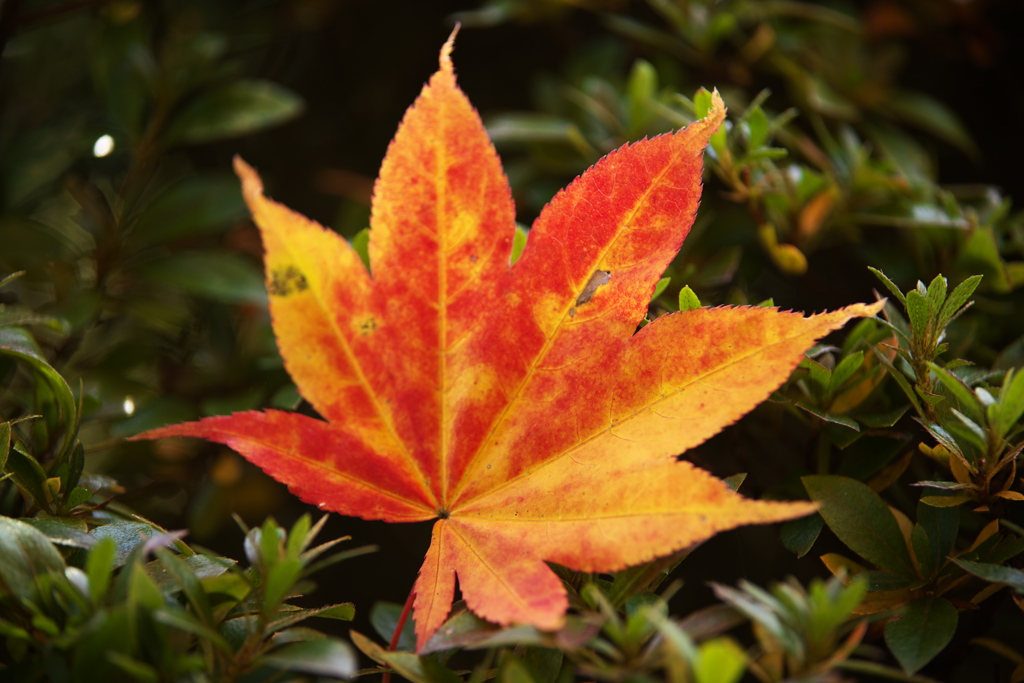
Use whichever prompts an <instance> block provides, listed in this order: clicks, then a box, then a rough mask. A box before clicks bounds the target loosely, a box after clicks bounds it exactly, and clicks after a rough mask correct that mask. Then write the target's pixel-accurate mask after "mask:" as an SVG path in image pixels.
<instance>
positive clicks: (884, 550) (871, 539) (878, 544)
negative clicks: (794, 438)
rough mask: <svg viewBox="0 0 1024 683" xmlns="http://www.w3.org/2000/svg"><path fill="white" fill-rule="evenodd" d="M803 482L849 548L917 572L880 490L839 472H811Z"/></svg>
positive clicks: (893, 566) (892, 567) (873, 559)
mask: <svg viewBox="0 0 1024 683" xmlns="http://www.w3.org/2000/svg"><path fill="white" fill-rule="evenodd" d="M803 482H804V487H805V488H806V489H807V493H808V494H809V495H810V497H811V500H813V501H814V502H816V503H818V505H819V508H818V514H820V515H821V517H822V518H823V519H824V520H825V523H826V524H828V526H829V528H830V529H832V531H833V532H834V533H835V535H836V536H838V537H839V540H840V541H842V542H843V543H845V544H846V546H847V547H849V548H850V550H853V551H854V552H855V553H857V554H858V555H860V556H861V557H863V558H864V559H866V560H868V561H869V562H872V563H874V564H876V565H878V566H879V567H883V568H885V569H889V570H891V571H894V572H896V573H899V574H903V575H905V576H916V570H915V568H914V563H913V561H912V560H911V559H910V552H909V550H908V549H907V544H906V541H905V540H904V539H903V534H902V533H900V528H899V525H898V524H897V523H896V518H895V517H894V516H893V514H892V511H891V510H889V506H888V505H886V504H885V502H884V501H883V500H882V498H881V497H880V496H879V495H878V494H877V493H875V492H874V491H872V490H871V489H870V488H868V486H866V485H865V484H862V483H861V482H859V481H856V480H854V479H850V478H849V477H841V476H838V475H812V476H807V477H803Z"/></svg>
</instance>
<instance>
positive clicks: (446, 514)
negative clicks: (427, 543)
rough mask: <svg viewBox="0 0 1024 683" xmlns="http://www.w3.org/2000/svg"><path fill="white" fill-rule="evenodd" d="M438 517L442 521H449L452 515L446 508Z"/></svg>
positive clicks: (439, 512)
mask: <svg viewBox="0 0 1024 683" xmlns="http://www.w3.org/2000/svg"><path fill="white" fill-rule="evenodd" d="M437 516H438V517H440V518H441V519H448V518H449V517H451V516H452V513H450V512H449V511H448V510H445V509H444V508H441V509H440V510H438V511H437Z"/></svg>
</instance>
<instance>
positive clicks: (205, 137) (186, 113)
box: [167, 79, 303, 143]
mask: <svg viewBox="0 0 1024 683" xmlns="http://www.w3.org/2000/svg"><path fill="white" fill-rule="evenodd" d="M302 106H303V105H302V99H301V98H300V97H299V96H298V95H296V94H295V93H293V92H292V91H290V90H288V89H287V88H283V87H281V86H280V85H278V84H276V83H272V82H270V81H263V80H257V79H241V80H235V81H232V82H230V83H228V84H227V85H224V86H222V87H220V88H217V89H214V90H211V91H209V92H207V93H205V94H203V95H201V96H200V97H199V98H197V99H196V100H194V101H193V102H192V103H191V104H189V105H188V106H187V107H185V108H184V109H183V110H182V111H181V112H180V113H179V114H178V115H177V116H176V117H175V118H174V120H173V121H172V123H171V125H170V126H169V127H168V131H167V139H168V141H169V142H173V143H199V142H210V141H213V140H220V139H224V138H231V137H237V136H241V135H247V134H249V133H254V132H256V131H258V130H261V129H263V128H269V127H270V126H276V125H278V124H280V123H284V122H285V121H287V120H289V119H292V118H295V117H296V116H298V115H299V114H300V113H301V111H302Z"/></svg>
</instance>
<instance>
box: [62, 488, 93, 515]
mask: <svg viewBox="0 0 1024 683" xmlns="http://www.w3.org/2000/svg"><path fill="white" fill-rule="evenodd" d="M90 498H92V491H90V490H89V489H86V488H82V487H81V486H76V487H75V488H73V489H71V493H69V494H68V498H67V509H68V510H70V509H72V508H76V507H78V506H79V505H81V504H82V503H87V502H89V499H90Z"/></svg>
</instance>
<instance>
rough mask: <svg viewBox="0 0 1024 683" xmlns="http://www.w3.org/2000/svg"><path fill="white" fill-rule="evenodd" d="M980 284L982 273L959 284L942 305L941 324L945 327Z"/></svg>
mask: <svg viewBox="0 0 1024 683" xmlns="http://www.w3.org/2000/svg"><path fill="white" fill-rule="evenodd" d="M980 284H981V275H973V276H971V277H969V278H967V279H966V280H964V281H963V282H961V283H960V284H959V285H957V286H956V289H954V290H953V292H952V293H951V294H950V295H949V297H948V298H947V299H946V303H945V304H943V305H942V310H941V311H939V324H940V325H942V326H943V327H945V326H946V323H947V322H949V320H950V319H951V318H952V317H953V316H954V315H955V314H956V312H957V311H959V310H960V308H961V307H962V306H963V305H964V304H965V303H967V300H968V299H970V298H971V295H972V294H974V290H976V289H977V288H978V285H980Z"/></svg>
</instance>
